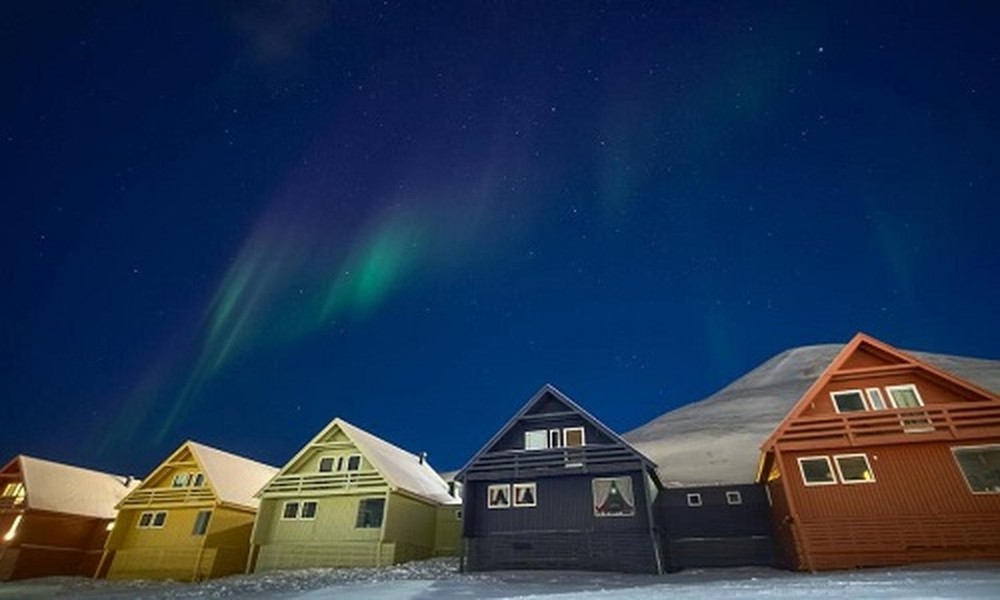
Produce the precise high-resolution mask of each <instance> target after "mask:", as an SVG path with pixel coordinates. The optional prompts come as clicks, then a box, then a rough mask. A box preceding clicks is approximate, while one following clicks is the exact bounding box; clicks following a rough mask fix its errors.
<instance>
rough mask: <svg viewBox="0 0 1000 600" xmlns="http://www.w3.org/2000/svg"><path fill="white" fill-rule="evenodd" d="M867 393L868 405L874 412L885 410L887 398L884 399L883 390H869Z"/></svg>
mask: <svg viewBox="0 0 1000 600" xmlns="http://www.w3.org/2000/svg"><path fill="white" fill-rule="evenodd" d="M865 393H866V394H868V405H869V406H871V407H872V410H885V407H886V405H885V398H883V397H882V390H880V389H878V388H868V389H867V390H865Z"/></svg>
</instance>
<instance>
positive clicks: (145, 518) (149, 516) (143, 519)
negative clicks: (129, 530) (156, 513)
mask: <svg viewBox="0 0 1000 600" xmlns="http://www.w3.org/2000/svg"><path fill="white" fill-rule="evenodd" d="M152 522H153V513H148V512H145V513H142V514H141V515H139V527H149V524H150V523H152Z"/></svg>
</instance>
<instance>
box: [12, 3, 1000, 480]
mask: <svg viewBox="0 0 1000 600" xmlns="http://www.w3.org/2000/svg"><path fill="white" fill-rule="evenodd" d="M998 16H1000V12H998V9H997V8H995V7H992V6H990V5H988V4H968V5H966V4H954V3H945V2H941V3H921V4H920V6H919V7H913V6H910V5H905V7H904V6H889V5H881V6H875V7H873V6H871V5H870V4H865V3H860V2H859V3H838V4H837V5H836V6H790V7H785V8H776V7H769V8H764V7H759V6H757V7H755V6H745V5H744V4H743V3H671V2H649V3H640V2H623V3H618V2H614V3H612V2H607V3H603V2H545V3H541V2H497V3H467V2H456V3H450V2H448V3H420V2H384V3H383V2H377V3H376V2H371V3H368V2H333V3H326V2H295V3H280V2H273V3H271V2H264V3H257V2H255V3H222V4H216V5H209V4H205V3H180V4H175V3H169V4H168V3H154V4H145V5H139V6H134V7H128V8H122V7H111V6H106V5H105V6H101V5H94V6H86V5H84V6H65V5H63V4H61V3H51V4H49V3H44V2H43V3H27V2H23V3H8V4H5V5H4V6H3V7H2V8H0V27H3V36H0V39H2V40H3V41H2V42H0V43H2V44H3V50H4V52H3V57H4V58H3V59H2V60H3V64H4V69H3V72H4V73H5V77H4V79H5V84H4V85H5V89H6V90H8V93H6V94H4V95H3V97H2V99H0V103H2V108H3V110H2V111H0V148H2V152H3V159H4V160H3V163H2V164H3V169H4V178H3V179H4V182H5V184H6V185H5V186H4V192H3V197H4V198H5V202H4V206H5V208H6V210H5V213H6V216H5V218H4V236H3V243H4V252H3V255H2V256H3V273H4V281H5V282H6V289H5V293H4V294H3V308H4V314H5V315H7V317H8V325H7V327H6V328H5V329H6V330H5V335H4V338H3V343H2V345H0V356H2V357H3V359H4V361H3V363H4V366H5V369H4V375H3V377H2V380H0V382H2V393H3V394H4V397H5V399H6V400H5V401H6V402H7V404H8V405H9V406H13V407H17V408H15V410H14V411H13V412H11V413H10V414H8V415H7V416H6V417H5V419H4V425H5V426H4V427H3V435H2V436H0V450H2V451H3V454H4V455H5V456H8V457H9V456H12V455H14V454H16V453H22V452H23V453H28V454H34V455H38V456H42V457H49V458H53V459H56V460H67V461H69V462H75V463H87V464H90V465H93V466H94V467H95V468H105V469H109V470H117V471H122V470H129V469H131V470H132V471H133V472H135V473H136V474H141V473H143V472H145V471H146V470H148V469H149V468H150V467H151V466H152V464H154V463H155V462H156V461H157V460H159V459H160V458H162V456H163V455H164V454H165V453H166V452H168V451H169V450H170V449H172V448H174V447H175V446H176V445H177V444H178V443H179V442H180V441H183V440H184V439H196V440H199V441H203V442H205V443H207V444H211V445H214V446H218V447H222V448H229V449H231V450H232V451H234V452H237V453H240V454H244V455H247V456H253V457H256V458H258V459H260V460H263V461H265V462H271V463H274V464H281V463H283V462H284V460H285V459H286V458H287V457H288V456H290V455H291V453H292V452H294V450H295V449H296V448H298V447H299V446H300V445H301V444H302V443H304V442H305V441H306V440H307V439H308V437H309V436H310V435H311V434H312V433H313V432H314V431H316V430H318V429H319V427H321V425H322V424H324V423H326V422H327V421H329V420H330V419H331V418H333V417H334V416H341V417H344V418H346V419H348V420H350V421H352V422H355V423H357V424H358V425H359V426H362V427H364V428H366V429H368V430H370V431H372V432H374V433H376V434H379V435H381V436H383V437H385V438H386V439H389V440H391V441H394V442H395V443H398V444H399V445H401V446H403V447H405V448H407V449H409V450H412V451H416V452H419V451H421V450H426V451H428V452H429V454H430V458H431V462H432V464H434V465H435V466H438V467H440V468H455V467H458V466H459V465H460V464H461V463H462V462H463V461H464V460H465V459H466V458H467V457H468V456H469V455H470V454H471V452H473V451H474V450H475V449H477V448H478V447H479V446H480V445H481V444H482V442H483V440H485V439H486V438H487V437H488V436H489V435H490V434H491V432H493V431H495V430H496V429H497V427H498V426H499V425H500V424H501V423H502V422H503V420H505V418H506V416H508V415H509V414H511V413H512V412H513V411H514V410H516V408H517V407H518V406H520V405H521V403H523V402H524V401H525V400H527V398H528V397H529V396H530V395H531V394H532V393H533V392H534V391H535V390H537V389H538V387H540V386H541V385H542V384H543V383H545V382H551V383H553V384H555V385H557V386H559V387H560V388H561V389H563V390H564V391H566V392H567V393H568V394H570V395H571V396H572V397H574V398H575V399H576V400H578V401H579V402H581V403H582V404H583V405H584V406H586V407H587V408H588V409H589V410H591V412H593V413H594V414H595V415H596V416H598V417H599V418H601V419H603V420H604V421H605V422H607V423H608V424H609V425H610V426H611V427H613V428H616V429H618V430H622V431H624V430H627V429H630V428H632V427H635V426H638V425H639V424H641V423H643V422H645V421H646V420H648V419H650V418H652V417H653V416H655V415H658V414H660V413H662V412H664V411H665V410H667V409H669V408H671V407H674V406H677V405H680V404H683V403H685V402H690V401H693V400H696V399H699V398H701V397H703V396H705V395H707V394H709V393H711V392H713V391H715V390H717V389H718V388H720V387H721V386H723V385H725V384H726V383H728V382H729V381H731V380H733V379H735V378H736V377H738V376H739V375H741V374H742V373H744V372H746V371H747V370H749V369H750V368H752V367H753V366H755V365H756V364H758V363H759V362H761V361H762V360H764V359H766V358H768V357H770V356H771V355H773V354H775V353H777V352H780V351H781V350H784V349H786V348H789V347H793V346H799V345H805V344H812V343H825V342H838V341H846V340H847V339H849V338H850V337H851V336H852V335H853V334H854V333H855V332H856V331H859V330H860V331H865V332H868V333H870V334H872V335H875V336H876V337H879V338H882V339H884V340H886V341H887V342H889V343H891V344H893V345H896V346H898V347H902V348H912V349H918V350H930V351H934V352H940V353H954V354H962V355H968V356H979V357H987V358H997V357H998V355H1000V352H998V348H1000V345H998V343H997V341H996V340H997V339H998V334H1000V328H998V326H997V319H996V317H995V314H996V309H995V300H994V298H995V297H996V296H997V292H998V291H1000V277H998V273H997V267H996V259H997V255H998V252H997V250H998V245H997V242H996V229H997V227H996V222H997V216H998V214H1000V209H998V203H997V198H998V192H1000V181H998V174H997V173H998V171H997V167H996V165H997V164H1000V150H998V145H997V143H996V139H997V138H998V133H1000V131H998V129H1000V98H998V93H1000V75H998V73H1000V41H998V40H997V36H996V35H995V31H994V30H995V26H994V25H993V24H995V23H996V19H997V17H998Z"/></svg>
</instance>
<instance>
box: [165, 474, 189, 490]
mask: <svg viewBox="0 0 1000 600" xmlns="http://www.w3.org/2000/svg"><path fill="white" fill-rule="evenodd" d="M189 481H191V474H190V473H178V474H176V475H174V481H173V483H171V484H170V486H171V487H175V488H180V487H187V484H188V482H189Z"/></svg>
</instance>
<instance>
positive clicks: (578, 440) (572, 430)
mask: <svg viewBox="0 0 1000 600" xmlns="http://www.w3.org/2000/svg"><path fill="white" fill-rule="evenodd" d="M584 443H585V439H584V435H583V427H567V428H566V429H563V445H564V446H566V447H567V448H573V447H575V446H583V445H584Z"/></svg>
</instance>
